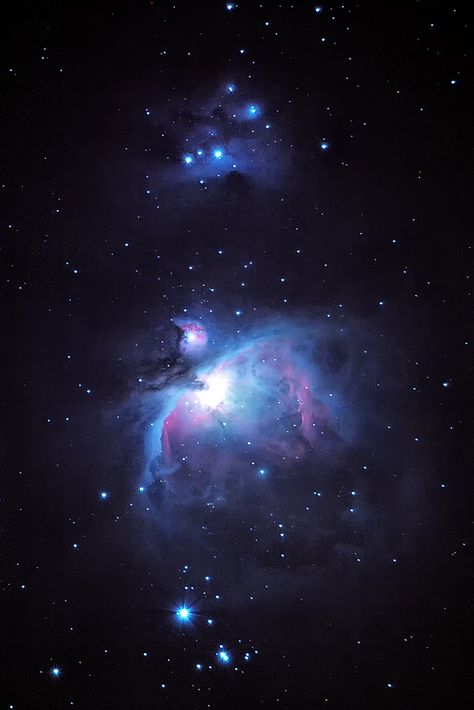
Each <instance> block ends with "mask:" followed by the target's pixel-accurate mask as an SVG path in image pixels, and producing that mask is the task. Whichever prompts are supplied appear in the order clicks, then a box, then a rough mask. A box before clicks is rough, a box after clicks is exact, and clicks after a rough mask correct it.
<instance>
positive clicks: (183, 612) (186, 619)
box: [175, 577, 258, 671]
mask: <svg viewBox="0 0 474 710" xmlns="http://www.w3.org/2000/svg"><path fill="white" fill-rule="evenodd" d="M205 579H206V580H209V579H210V577H206V578H205ZM175 615H176V617H177V620H178V622H179V623H180V624H190V623H191V622H192V620H193V617H194V616H196V614H195V612H193V610H192V608H191V607H189V606H187V605H186V604H183V605H182V606H179V607H178V608H177V609H176V610H175ZM207 623H208V625H209V626H212V624H213V620H212V619H208V620H207ZM252 653H255V654H257V653H258V651H257V650H255V649H253V651H252ZM215 657H216V660H217V662H218V664H219V665H223V666H227V665H229V664H230V663H231V662H232V660H233V658H232V654H231V652H230V651H229V650H228V649H227V648H226V647H225V646H224V645H223V644H219V647H218V649H217V651H216V652H215ZM251 657H252V654H251V653H250V652H249V651H246V652H245V653H244V654H243V660H244V661H246V662H248V661H249V660H250V659H251ZM205 667H206V668H209V669H210V668H212V665H207V666H205V665H204V664H203V663H196V665H195V668H196V670H198V671H201V670H203V669H204V668H205ZM236 670H237V668H236Z"/></svg>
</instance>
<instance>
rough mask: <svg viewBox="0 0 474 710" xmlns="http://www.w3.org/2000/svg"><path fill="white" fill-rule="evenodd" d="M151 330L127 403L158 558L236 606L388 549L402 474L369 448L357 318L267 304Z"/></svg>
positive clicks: (369, 363)
mask: <svg viewBox="0 0 474 710" xmlns="http://www.w3.org/2000/svg"><path fill="white" fill-rule="evenodd" d="M326 321H327V319H326ZM159 337H160V341H161V342H162V343H166V347H165V349H164V352H163V353H162V357H161V359H157V360H156V362H155V364H154V365H151V366H150V365H149V364H148V365H147V367H146V368H142V369H141V370H140V368H139V374H140V376H139V377H138V380H137V378H136V377H135V380H136V381H137V382H138V386H137V387H136V388H135V389H134V391H133V393H132V394H131V399H130V401H129V404H128V406H127V408H128V410H129V411H133V412H136V411H137V410H138V409H139V410H140V412H141V415H140V423H139V427H138V429H139V431H138V432H137V436H138V435H140V436H141V437H142V444H143V445H144V456H143V468H144V473H143V476H142V478H141V488H142V490H143V491H144V494H146V496H147V499H148V510H149V511H151V512H154V514H153V516H152V522H151V523H150V518H149V517H148V518H147V519H148V522H149V524H150V525H151V532H150V535H151V537H152V538H153V539H156V544H157V545H159V547H160V550H161V553H162V554H163V555H164V556H165V557H166V558H169V557H170V551H172V553H171V557H173V554H174V555H175V556H176V558H177V559H180V560H182V561H183V563H184V562H186V567H187V568H188V569H192V571H193V573H192V577H193V578H195V579H204V578H206V577H208V576H212V578H213V580H214V582H215V583H217V587H218V588H219V589H220V590H222V589H223V588H224V589H225V590H226V592H225V596H226V603H227V604H230V603H231V604H232V606H233V609H234V610H235V608H236V607H237V608H238V607H239V606H240V605H246V604H247V603H249V600H251V599H252V598H253V597H252V591H255V589H256V588H258V589H260V587H262V588H265V589H267V591H268V595H267V600H266V601H267V602H269V601H271V602H272V603H275V604H281V603H284V600H285V598H286V597H287V595H289V596H291V595H293V594H296V593H301V590H304V589H306V588H308V587H309V586H311V587H314V585H317V584H321V583H322V582H323V580H324V579H325V576H326V575H327V574H331V573H332V571H334V569H335V568H341V567H342V568H344V567H347V568H350V567H353V566H354V564H355V565H357V564H359V563H361V562H362V561H364V562H367V561H373V560H375V559H377V558H380V557H381V556H382V557H386V555H387V545H389V547H390V552H389V554H391V555H392V556H393V555H395V554H398V553H397V550H398V549H399V548H400V544H401V541H400V540H397V539H396V538H395V537H394V535H393V531H394V530H395V529H396V526H397V520H396V518H397V515H398V513H397V510H399V508H400V506H401V505H403V494H402V492H403V485H401V486H399V485H398V483H397V487H396V488H394V487H393V478H392V473H391V469H390V467H389V466H387V464H388V463H389V462H388V460H386V459H385V456H384V453H383V447H381V448H379V450H378V452H377V454H376V455H375V454H374V446H377V441H383V437H384V435H385V434H384V430H385V432H386V426H385V424H384V423H382V421H381V418H380V416H378V414H380V413H377V406H378V405H377V395H376V390H377V380H378V377H379V375H380V372H378V371H377V370H378V366H377V364H376V362H374V359H373V357H374V354H376V353H377V347H378V349H379V350H380V346H377V345H376V339H375V338H374V337H373V336H372V335H371V334H370V330H369V328H368V327H367V325H364V324H361V323H356V322H354V323H353V324H352V325H350V326H349V325H348V324H347V323H345V324H344V325H342V324H340V323H339V324H337V323H333V324H332V323H331V324H330V323H329V322H324V320H323V319H322V318H316V317H315V318H313V319H311V318H308V317H307V316H302V315H300V314H294V316H293V317H292V318H290V317H288V316H285V317H282V316H279V315H277V314H274V315H273V316H268V317H267V318H266V319H264V320H263V321H260V322H257V321H255V322H254V324H253V325H251V326H249V327H248V328H245V327H240V328H239V329H238V330H237V331H235V330H230V329H229V332H228V333H226V332H225V329H223V328H222V327H220V328H217V327H216V321H215V320H213V321H211V320H210V321H209V323H208V324H205V323H204V321H203V320H196V321H192V320H186V319H177V320H176V321H174V322H172V323H170V324H169V326H167V327H166V328H164V329H161V331H160V336H159ZM135 375H137V373H135ZM391 462H392V463H393V464H394V466H396V464H395V462H394V457H393V454H392V455H391ZM379 468H383V473H382V474H380V472H379V471H378V470H377V469H379ZM380 475H382V477H383V478H384V480H383V481H381V480H380ZM377 477H378V478H377ZM380 485H382V487H383V488H384V489H385V491H386V493H387V500H386V502H385V504H384V502H383V500H381V498H380V495H379V490H380ZM375 490H376V491H377V493H376V497H374V491H375ZM405 520H406V521H407V517H406V516H405ZM165 550H166V552H165ZM289 575H291V577H290V576H289ZM190 577H191V575H190ZM290 579H291V583H290V584H289V583H288V582H289V580H290ZM229 580H232V583H231V584H229ZM272 590H273V591H272ZM282 590H286V591H282ZM272 595H274V596H273V597H272ZM187 597H188V601H189V603H190V604H192V603H195V602H196V601H197V599H199V597H200V592H198V591H197V590H195V591H194V594H193V593H192V592H191V593H189V592H188V594H187ZM219 602H220V603H221V604H222V602H221V600H219ZM213 612H214V610H213V609H212V604H211V608H210V610H209V612H208V613H213Z"/></svg>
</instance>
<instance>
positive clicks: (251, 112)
mask: <svg viewBox="0 0 474 710" xmlns="http://www.w3.org/2000/svg"><path fill="white" fill-rule="evenodd" d="M247 114H248V116H249V117H250V118H257V117H258V116H260V108H259V106H257V105H256V104H250V106H249V107H248V108H247Z"/></svg>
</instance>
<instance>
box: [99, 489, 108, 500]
mask: <svg viewBox="0 0 474 710" xmlns="http://www.w3.org/2000/svg"><path fill="white" fill-rule="evenodd" d="M100 497H101V498H102V500H107V498H108V497H109V494H108V493H107V491H101V492H100Z"/></svg>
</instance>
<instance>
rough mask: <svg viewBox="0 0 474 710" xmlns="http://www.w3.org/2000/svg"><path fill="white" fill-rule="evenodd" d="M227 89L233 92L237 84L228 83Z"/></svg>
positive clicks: (230, 92)
mask: <svg viewBox="0 0 474 710" xmlns="http://www.w3.org/2000/svg"><path fill="white" fill-rule="evenodd" d="M226 89H227V91H228V92H229V94H233V93H234V91H235V84H227V86H226Z"/></svg>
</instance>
